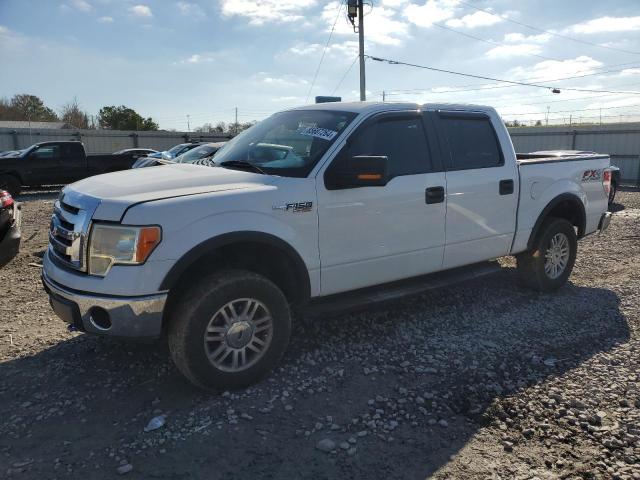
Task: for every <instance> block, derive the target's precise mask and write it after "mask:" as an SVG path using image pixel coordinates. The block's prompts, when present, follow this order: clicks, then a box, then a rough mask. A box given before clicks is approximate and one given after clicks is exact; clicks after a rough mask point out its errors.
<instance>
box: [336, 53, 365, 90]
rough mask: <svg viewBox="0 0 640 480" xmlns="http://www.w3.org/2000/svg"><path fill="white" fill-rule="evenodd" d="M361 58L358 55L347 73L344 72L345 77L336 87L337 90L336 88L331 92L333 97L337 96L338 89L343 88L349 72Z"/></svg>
mask: <svg viewBox="0 0 640 480" xmlns="http://www.w3.org/2000/svg"><path fill="white" fill-rule="evenodd" d="M359 58H360V55H356V57H355V58H354V59H353V62H351V65H349V68H347V71H346V72H344V75H343V76H342V78H341V79H340V81H339V82H338V85H336V88H334V89H333V92H331V96H333V95H335V94H336V92H337V91H338V89H339V88H340V87H341V86H342V82H344V79H345V78H347V75H349V72H350V71H351V69H352V68H353V66H354V65H355V64H356V62H357V61H358V59H359Z"/></svg>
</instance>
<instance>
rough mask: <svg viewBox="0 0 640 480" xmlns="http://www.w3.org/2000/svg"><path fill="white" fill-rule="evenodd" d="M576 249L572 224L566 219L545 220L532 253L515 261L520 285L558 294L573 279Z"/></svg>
mask: <svg viewBox="0 0 640 480" xmlns="http://www.w3.org/2000/svg"><path fill="white" fill-rule="evenodd" d="M577 249H578V241H577V237H576V232H575V230H574V228H573V225H571V223H569V222H568V221H567V220H565V219H563V218H549V219H547V220H545V221H544V223H543V224H542V226H541V228H540V233H539V235H538V237H537V239H536V241H535V244H534V246H533V249H532V250H530V251H528V252H523V253H521V254H519V255H518V256H517V257H516V259H517V265H518V274H519V277H520V282H521V283H522V284H523V285H525V286H527V287H529V288H533V289H534V290H538V291H542V292H549V291H553V290H557V289H558V288H560V287H561V286H562V285H564V284H565V283H566V281H567V279H568V278H569V275H571V271H572V270H573V264H574V263H575V260H576V253H577Z"/></svg>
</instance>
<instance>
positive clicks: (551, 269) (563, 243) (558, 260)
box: [544, 233, 570, 280]
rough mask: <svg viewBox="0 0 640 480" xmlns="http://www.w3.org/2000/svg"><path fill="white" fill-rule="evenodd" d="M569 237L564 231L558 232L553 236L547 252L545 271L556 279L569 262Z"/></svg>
mask: <svg viewBox="0 0 640 480" xmlns="http://www.w3.org/2000/svg"><path fill="white" fill-rule="evenodd" d="M569 255H570V250H569V239H568V238H567V236H566V235H565V234H564V233H556V234H555V235H554V236H553V237H551V241H550V242H549V248H548V249H547V252H546V253H545V261H544V273H546V274H547V277H549V278H550V279H552V280H555V279H556V278H558V277H559V276H560V275H562V272H564V271H565V269H566V268H567V264H568V263H569Z"/></svg>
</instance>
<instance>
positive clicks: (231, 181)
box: [65, 164, 277, 221]
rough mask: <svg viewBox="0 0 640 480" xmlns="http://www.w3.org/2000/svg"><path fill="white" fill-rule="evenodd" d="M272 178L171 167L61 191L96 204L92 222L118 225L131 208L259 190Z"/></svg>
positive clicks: (137, 171) (108, 177)
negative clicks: (231, 192)
mask: <svg viewBox="0 0 640 480" xmlns="http://www.w3.org/2000/svg"><path fill="white" fill-rule="evenodd" d="M276 178H277V177H273V176H270V175H261V174H258V173H253V172H244V171H239V170H231V169H228V168H222V167H206V166H201V165H192V164H175V165H162V166H158V167H149V168H136V169H133V170H123V171H121V172H114V173H107V174H104V175H97V176H95V177H90V178H86V179H84V180H80V181H79V182H76V183H73V184H71V185H69V186H68V187H67V188H66V189H65V191H66V190H67V189H68V190H72V191H74V192H77V193H79V194H80V195H81V196H83V195H86V196H89V197H93V198H95V199H97V200H99V201H100V204H99V206H98V208H97V209H96V211H95V214H94V217H95V218H97V219H100V220H112V221H119V220H120V219H121V218H122V215H123V214H124V212H125V211H126V209H127V208H128V207H130V206H131V205H133V204H139V203H144V202H150V201H153V200H161V199H165V198H172V197H181V196H186V195H197V194H201V193H212V192H221V191H225V190H241V189H248V188H261V187H264V186H267V185H271V184H273V183H274V181H275V180H276Z"/></svg>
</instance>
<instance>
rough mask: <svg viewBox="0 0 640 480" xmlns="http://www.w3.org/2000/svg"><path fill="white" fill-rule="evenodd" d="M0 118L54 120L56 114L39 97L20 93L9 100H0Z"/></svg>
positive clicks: (56, 117)
mask: <svg viewBox="0 0 640 480" xmlns="http://www.w3.org/2000/svg"><path fill="white" fill-rule="evenodd" d="M0 120H27V121H32V122H55V121H57V120H58V116H57V115H56V113H55V112H54V111H53V110H51V109H50V108H49V107H47V106H46V105H45V104H44V102H43V101H42V100H41V99H40V98H39V97H36V96H35V95H29V94H27V93H21V94H18V95H14V96H13V98H11V100H6V99H2V100H0Z"/></svg>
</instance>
